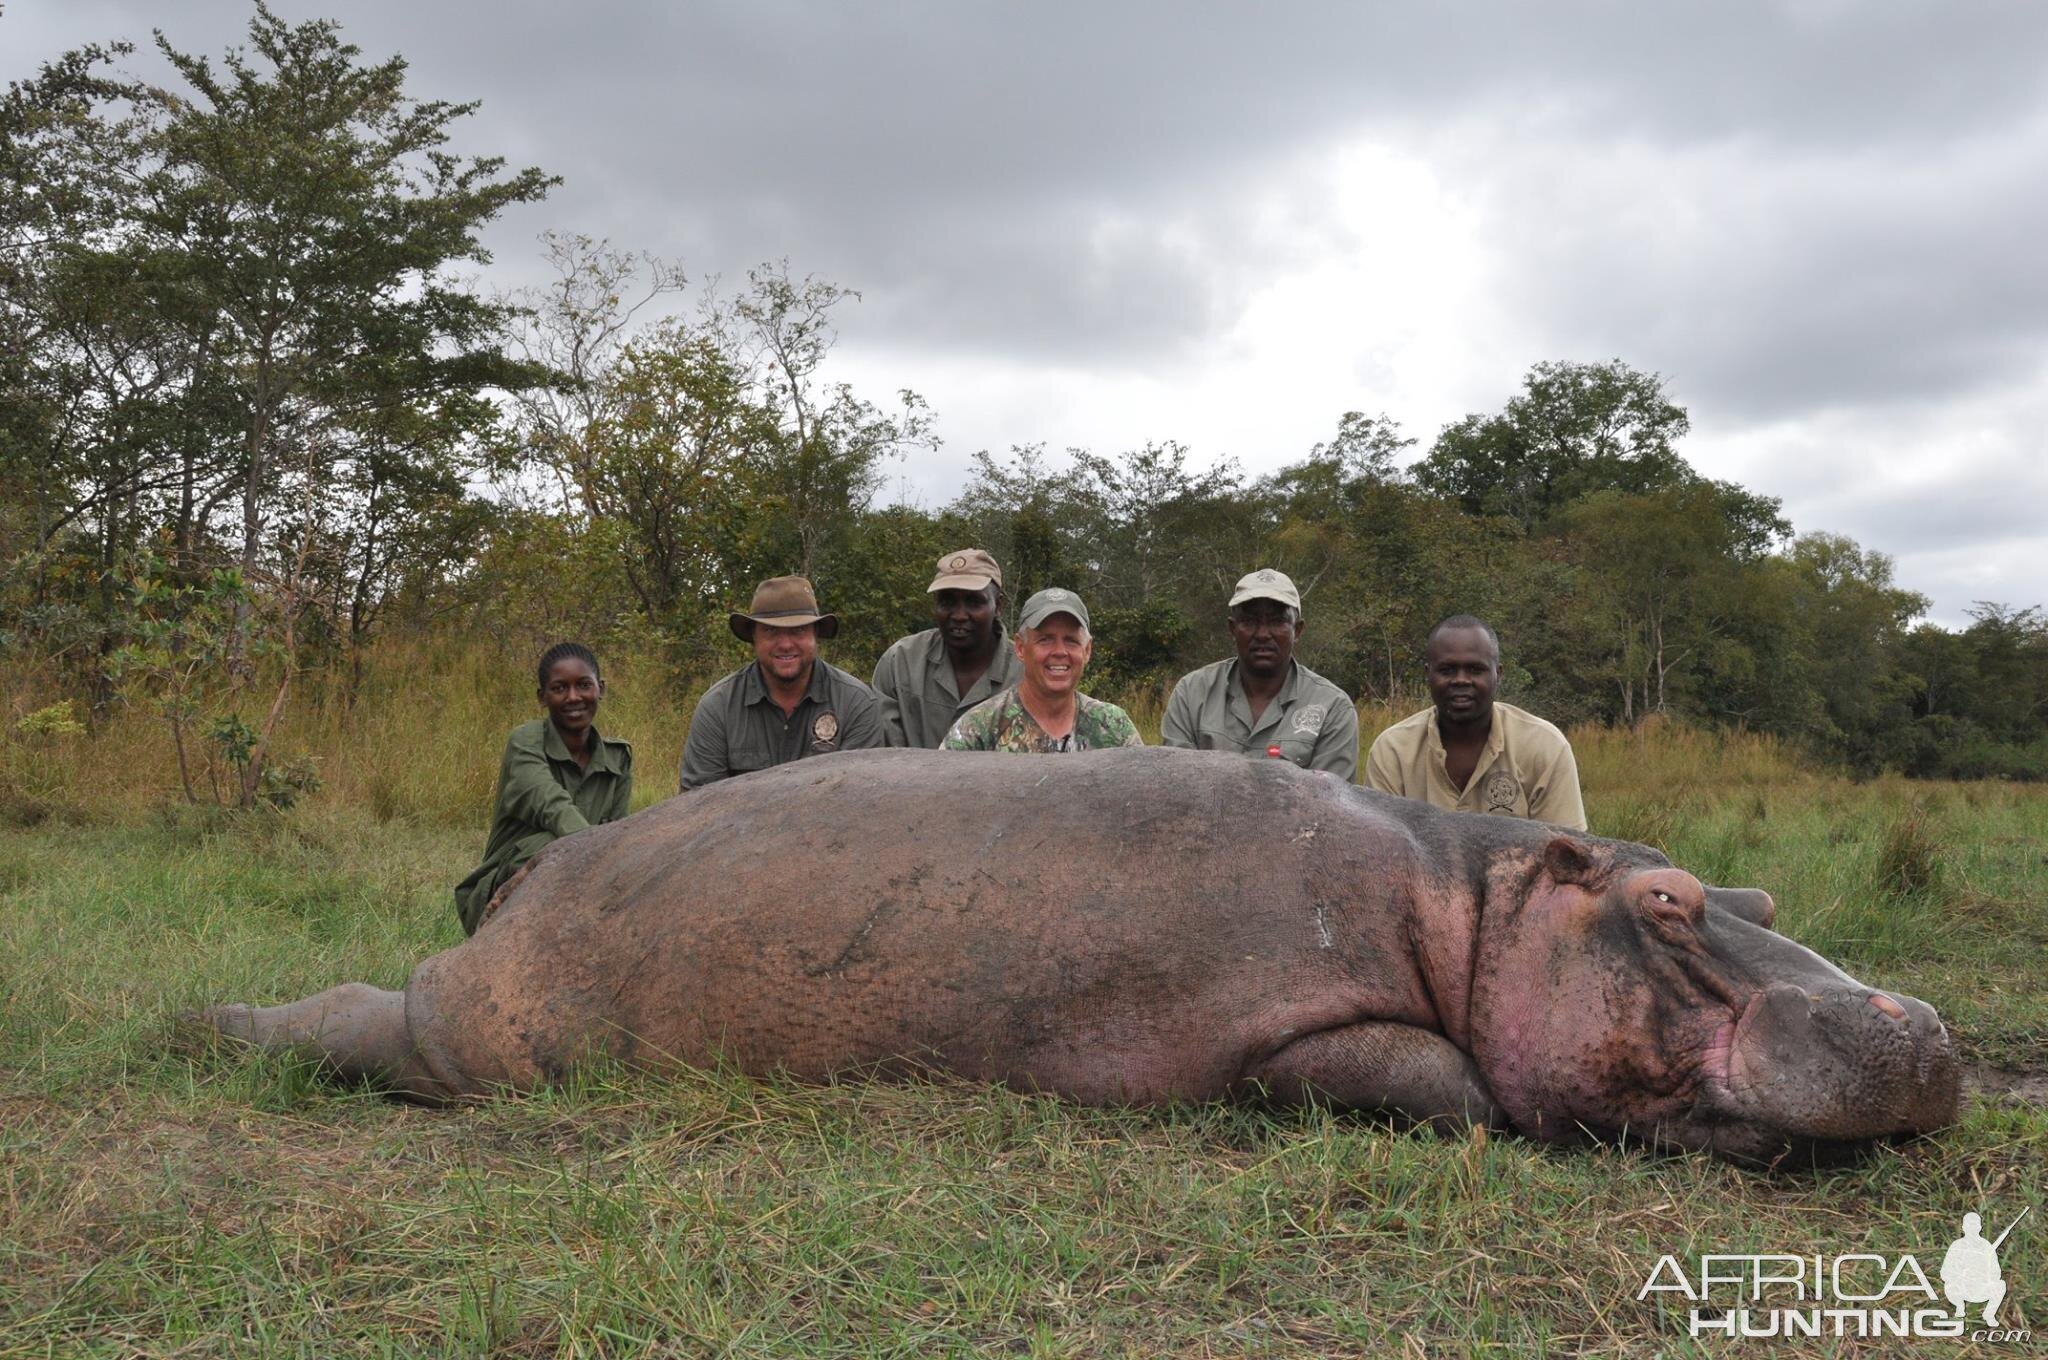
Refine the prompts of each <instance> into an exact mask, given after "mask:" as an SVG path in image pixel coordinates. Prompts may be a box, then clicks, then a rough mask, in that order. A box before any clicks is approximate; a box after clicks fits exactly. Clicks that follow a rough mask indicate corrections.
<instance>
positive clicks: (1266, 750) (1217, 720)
mask: <svg viewBox="0 0 2048 1360" xmlns="http://www.w3.org/2000/svg"><path fill="white" fill-rule="evenodd" d="M1301 626H1302V624H1301V593H1300V592H1299V591H1297V590H1296V589H1295V588H1294V582H1293V581H1291V580H1289V579H1288V577H1287V575H1286V573H1284V572H1278V571H1274V570H1273V569H1272V568H1270V567H1262V568H1260V569H1259V570H1258V571H1255V572H1253V573H1252V574H1251V575H1249V576H1247V577H1245V578H1244V579H1243V580H1241V581H1239V582H1238V583H1237V589H1236V590H1235V591H1233V592H1232V593H1231V596H1230V607H1229V613H1228V614H1227V615H1226V616H1225V617H1224V622H1223V627H1224V630H1225V631H1226V632H1228V633H1229V634H1230V640H1231V641H1232V642H1233V643H1235V644H1236V645H1237V656H1236V657H1235V658H1233V659H1228V660H1223V661H1218V662H1216V663H1215V664H1213V665H1209V666H1204V667H1202V668H1201V669H1200V670H1198V671H1190V672H1189V673H1188V674H1186V675H1183V676H1182V677H1181V678H1180V682H1179V683H1178V684H1176V685H1175V686H1174V687H1173V693H1172V694H1171V695H1169V696H1168V697H1167V700H1166V719H1165V721H1164V722H1163V723H1162V724H1161V726H1160V741H1161V744H1163V745H1166V746H1180V747H1185V748H1187V749H1190V750H1196V751H1237V752H1239V753H1241V754H1244V755H1252V756H1261V757H1271V758H1273V759H1277V760H1291V761H1293V762H1294V763H1295V764H1296V765H1299V766H1301V767H1302V768H1303V769H1304V770H1322V771H1325V772H1327V773H1329V774H1334V775H1336V776H1338V777H1339V778H1340V779H1342V780H1344V782H1345V783H1347V784H1348V783H1352V782H1354V781H1355V780H1356V779H1357V778H1358V710H1357V709H1356V708H1354V707H1352V704H1351V698H1350V696H1349V695H1347V694H1345V693H1344V691H1343V690H1341V689H1339V688H1337V686H1335V685H1333V684H1331V683H1330V682H1329V681H1328V680H1325V679H1324V678H1323V677H1322V676H1320V675H1317V674H1316V673H1315V672H1314V671H1312V670H1310V669H1309V668H1308V667H1306V666H1304V665H1302V664H1301V663H1300V662H1299V661H1296V660H1295V659H1294V644H1295V643H1296V642H1298V641H1299V640H1300V639H1301Z"/></svg>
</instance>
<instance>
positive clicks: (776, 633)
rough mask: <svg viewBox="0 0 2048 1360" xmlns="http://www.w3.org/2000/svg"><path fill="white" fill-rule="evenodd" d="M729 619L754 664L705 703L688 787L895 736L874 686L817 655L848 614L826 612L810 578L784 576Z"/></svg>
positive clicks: (695, 725)
mask: <svg viewBox="0 0 2048 1360" xmlns="http://www.w3.org/2000/svg"><path fill="white" fill-rule="evenodd" d="M726 623H727V625H728V626H729V627H731V629H732V631H733V635H734V636H736V637H738V638H739V639H740V641H742V642H745V643H748V644H749V645H751V646H752V647H753V649H754V660H753V663H752V664H751V665H747V666H743V667H741V668H740V669H739V670H736V671H734V672H733V673H732V674H731V675H728V676H726V677H725V678H724V679H723V680H720V681H719V682H718V683H717V684H715V685H713V686H712V687H711V688H710V689H708V690H706V691H704V697H703V698H701V699H699V700H698V701H697V711H696V712H695V713H694V714H693V715H691V718H690V736H689V739H688V740H687V741H685V742H684V743H683V777H682V791H683V792H685V793H687V792H689V791H690V790H691V789H694V788H701V787H702V786H703V785H705V784H711V783H715V782H717V781H718V780H721V779H730V778H731V777H732V776H734V775H736V774H751V773H752V772H753V771H755V770H765V769H767V768H768V767H769V766H771V765H782V764H786V763H787V762H789V761H792V760H802V759H803V758H804V757H806V756H822V755H830V754H831V753H832V752H834V751H860V750H865V749H866V748H868V747H870V746H883V745H886V744H887V743H886V742H885V741H884V740H883V736H882V706H881V704H880V703H879V702H878V701H877V700H876V699H875V694H874V691H873V690H871V689H869V688H868V687H867V686H866V685H863V684H862V683H861V682H860V681H859V680H857V679H855V678H854V677H853V676H851V675H848V674H847V673H846V672H845V671H842V670H840V669H839V668H838V667H837V666H830V665H827V664H826V663H825V662H823V661H820V660H818V641H819V639H820V638H823V639H826V640H830V639H831V638H833V637H834V636H836V635H837V634H838V632H839V616H838V615H836V614H821V613H819V612H818V598H817V596H816V595H814V594H812V592H811V583H810V582H809V581H806V580H805V579H804V578H803V577H801V576H777V577H774V578H772V579H770V580H766V581H763V582H762V583H761V584H760V585H759V586H758V587H756V588H755V591H754V602H753V604H752V605H751V606H749V607H748V610H747V612H746V613H744V614H738V613H735V614H732V615H730V616H728V617H727V619H726Z"/></svg>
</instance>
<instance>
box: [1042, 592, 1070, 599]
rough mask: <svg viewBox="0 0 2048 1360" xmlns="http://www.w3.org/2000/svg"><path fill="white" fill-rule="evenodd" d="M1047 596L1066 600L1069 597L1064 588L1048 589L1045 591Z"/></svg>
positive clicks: (1047, 597)
mask: <svg viewBox="0 0 2048 1360" xmlns="http://www.w3.org/2000/svg"><path fill="white" fill-rule="evenodd" d="M1045 598H1046V599H1048V600H1064V599H1066V598H1067V592H1066V591H1064V590H1048V591H1046V592H1045Z"/></svg>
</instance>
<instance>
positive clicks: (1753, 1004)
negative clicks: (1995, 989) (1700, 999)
mask: <svg viewBox="0 0 2048 1360" xmlns="http://www.w3.org/2000/svg"><path fill="white" fill-rule="evenodd" d="M1700 1076H1701V1087H1700V1089H1701V1095H1700V1101H1699V1104H1698V1107H1697V1108H1696V1109H1695V1111H1694V1113H1695V1116H1696V1118H1698V1119H1699V1120H1700V1121H1701V1123H1702V1124H1704V1125H1705V1129H1704V1131H1703V1132H1704V1138H1703V1141H1704V1142H1705V1143H1706V1144H1707V1145H1708V1146H1709V1147H1711V1148H1712V1149H1713V1150H1714V1151H1716V1152H1719V1153H1721V1154H1723V1155H1725V1156H1729V1157H1733V1158H1736V1159H1738V1160H1746V1161H1755V1160H1773V1159H1775V1158H1776V1157H1778V1156H1781V1155H1782V1154H1783V1153H1784V1152H1785V1151H1787V1150H1788V1149H1796V1148H1799V1147H1807V1146H1810V1147H1825V1146H1827V1145H1837V1146H1839V1145H1845V1144H1846V1145H1862V1144H1868V1143H1871V1142H1874V1141H1876V1140H1879V1139H1886V1138H1897V1137H1911V1136H1915V1135H1919V1134H1924V1133H1929V1132H1932V1131H1933V1130H1935V1129H1939V1128H1942V1127H1944V1126H1946V1125H1948V1124H1951V1123H1953V1122H1954V1121H1955V1117H1956V1108H1957V1103H1958V1099H1959V1093H1960V1084H1961V1074H1960V1069H1959V1066H1958V1064H1957V1062H1956V1059H1955V1054H1954V1049H1953V1046H1952V1045H1951V1043H1950V1041H1949V1036H1948V1031H1947V1030H1946V1029H1944V1028H1943V1027H1942V1024H1941V1021H1940V1019H1939V1018H1938V1017H1937V1016H1936V1015H1935V1013H1934V1011H1933V1009H1932V1008H1931V1007H1929V1006H1928V1005H1927V1004H1926V1003H1925V1002H1922V1001H1919V1000H1917V999H1915V998H1913V997H1909V996H1898V995H1895V994H1891V993H1886V992H1879V991H1874V990H1871V989H1869V988H1864V987H1860V986H1857V987H1838V988H1830V989H1828V990H1826V991H1822V992H1816V993H1809V992H1807V991H1806V990H1804V989H1803V988H1799V987H1795V986H1792V985H1790V984H1786V983H1779V984H1776V985H1773V986H1770V987H1766V988H1764V989H1762V990H1760V991H1758V992H1757V993H1755V994H1754V995H1753V996H1751V997H1750V999H1749V1001H1748V1003H1747V1004H1746V1005H1745V1006H1744V1007H1743V1008H1742V1011H1741V1012H1740V1014H1738V1015H1733V1016H1731V1017H1730V1018H1729V1019H1728V1020H1727V1021H1725V1022H1724V1023H1723V1024H1722V1025H1721V1026H1720V1027H1719V1028H1718V1029H1717V1030H1716V1031H1715V1033H1714V1034H1713V1036H1712V1037H1711V1038H1710V1040H1709V1041H1708V1044H1707V1047H1706V1050H1705V1051H1704V1053H1703V1054H1702V1061H1701V1065H1700ZM1688 1141H1690V1140H1688Z"/></svg>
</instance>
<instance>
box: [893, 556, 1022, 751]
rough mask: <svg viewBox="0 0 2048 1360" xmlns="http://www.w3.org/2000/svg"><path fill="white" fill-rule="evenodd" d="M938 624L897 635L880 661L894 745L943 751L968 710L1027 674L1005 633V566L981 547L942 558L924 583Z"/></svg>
mask: <svg viewBox="0 0 2048 1360" xmlns="http://www.w3.org/2000/svg"><path fill="white" fill-rule="evenodd" d="M925 589H926V591H927V592H928V593H929V594H930V595H931V597H932V622H933V623H934V624H936V625H937V626H936V627H933V628H927V629H925V630H924V631H923V632H922V633H912V634H911V635H910V636H909V637H906V638H898V639H897V640H896V641H895V642H893V643H891V644H889V650H888V651H886V652H883V653H882V659H881V660H880V661H878V662H876V663H875V680H874V690H875V693H876V695H878V696H879V697H880V698H881V700H882V727H883V729H884V731H885V732H886V734H887V736H888V738H889V744H890V745H891V746H913V747H923V748H925V749H927V750H937V749H938V747H939V744H940V743H941V742H943V741H945V739H946V733H948V732H950V731H952V730H953V724H954V722H955V721H957V720H958V719H959V717H960V715H961V714H963V713H965V712H966V711H967V710H968V709H970V708H973V707H974V706H975V705H976V704H978V703H980V702H981V701H982V700H984V699H988V698H992V697H993V696H994V695H996V694H997V693H998V692H1000V691H1002V690H1006V689H1008V688H1009V687H1010V686H1012V685H1014V684H1016V683H1017V681H1018V680H1019V679H1020V678H1022V676H1023V671H1022V670H1021V669H1019V665H1018V661H1017V653H1016V650H1015V649H1014V648H1012V647H1011V646H1010V640H1009V639H1008V638H1006V637H1004V636H1003V569H1002V568H1001V567H999V566H997V565H996V560H995V558H993V557H991V556H989V555H988V554H987V553H985V552H983V551H982V550H981V549H980V548H962V549H961V550H960V551H958V552H949V553H947V554H946V555H945V556H943V557H941V558H940V559H939V574H938V575H937V576H935V577H933V578H932V583H931V584H930V585H929V586H927V587H925Z"/></svg>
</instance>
